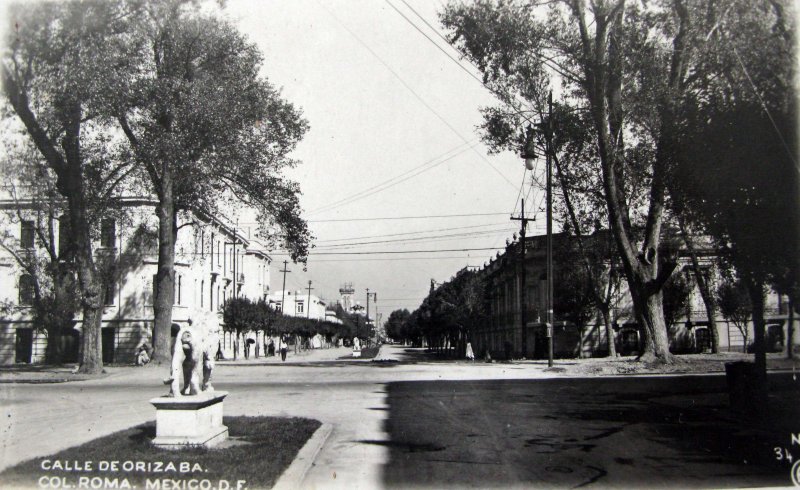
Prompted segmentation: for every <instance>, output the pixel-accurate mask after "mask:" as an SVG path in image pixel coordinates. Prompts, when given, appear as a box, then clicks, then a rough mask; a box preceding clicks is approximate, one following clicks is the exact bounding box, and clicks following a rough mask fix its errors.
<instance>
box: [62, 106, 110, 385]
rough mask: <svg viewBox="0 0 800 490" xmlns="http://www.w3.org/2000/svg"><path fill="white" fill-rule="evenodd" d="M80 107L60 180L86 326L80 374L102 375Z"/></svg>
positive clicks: (68, 128)
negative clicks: (66, 208)
mask: <svg viewBox="0 0 800 490" xmlns="http://www.w3.org/2000/svg"><path fill="white" fill-rule="evenodd" d="M80 112H81V111H80V107H79V106H76V107H72V111H71V112H70V114H69V116H70V117H69V122H67V123H65V136H64V138H63V140H62V143H61V144H62V147H63V149H64V154H65V156H66V161H67V169H66V172H65V173H64V175H63V176H59V180H61V181H62V182H63V183H64V186H63V187H64V188H65V190H66V191H67V192H66V193H65V194H66V198H67V207H68V211H69V230H70V236H71V238H72V242H73V247H72V250H74V253H75V264H76V268H77V272H78V284H79V286H80V291H81V300H82V310H83V326H82V329H81V331H82V335H81V347H82V352H81V363H80V368H79V371H80V372H82V373H90V374H96V373H101V372H103V352H102V335H100V329H101V321H102V319H103V305H102V298H101V296H100V281H99V277H98V273H97V267H96V265H95V262H94V254H93V252H92V239H91V230H90V226H89V220H88V216H87V207H86V200H85V189H84V182H83V167H82V165H81V155H80V122H79V121H80Z"/></svg>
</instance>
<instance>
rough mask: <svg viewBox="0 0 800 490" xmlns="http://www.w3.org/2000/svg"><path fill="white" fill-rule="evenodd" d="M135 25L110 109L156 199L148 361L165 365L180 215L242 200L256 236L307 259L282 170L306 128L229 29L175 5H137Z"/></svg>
mask: <svg viewBox="0 0 800 490" xmlns="http://www.w3.org/2000/svg"><path fill="white" fill-rule="evenodd" d="M139 19H140V22H139V23H138V24H137V25H136V29H137V30H136V33H135V34H136V35H137V36H139V37H141V38H142V39H143V40H144V42H143V44H142V46H141V49H140V50H139V52H138V53H137V54H136V58H135V61H136V62H137V67H138V69H139V72H138V75H137V76H136V77H135V78H132V79H131V83H130V84H129V85H127V88H128V90H125V91H120V92H119V97H118V99H117V106H116V107H115V108H114V109H115V116H116V119H117V121H118V123H119V126H120V128H121V129H122V130H123V132H124V134H125V136H126V137H127V140H128V143H129V144H130V148H131V149H132V152H133V154H134V157H135V160H136V162H137V163H138V164H139V167H140V169H141V170H142V172H143V173H144V174H145V175H146V177H145V180H146V181H148V184H149V186H148V187H149V188H150V189H151V190H152V191H153V192H154V193H155V195H156V196H157V197H158V200H159V205H158V207H157V215H158V219H159V250H158V270H157V274H156V298H155V301H154V313H155V331H154V337H155V339H154V348H155V357H154V361H156V362H169V343H170V338H169V335H170V334H169V331H170V324H171V315H172V304H173V294H174V293H173V292H174V287H173V283H174V262H175V242H176V239H177V233H178V226H177V216H178V213H179V212H180V211H182V210H194V211H201V212H203V213H206V214H210V215H214V214H216V213H218V212H220V210H221V209H222V207H221V206H222V204H223V202H222V201H225V202H226V203H227V204H229V205H236V204H242V203H243V204H246V205H248V206H250V207H252V208H254V209H255V210H256V211H257V212H258V214H259V216H258V221H259V222H260V224H261V226H260V229H259V232H260V234H261V235H262V236H264V237H265V238H266V239H267V240H269V241H273V240H274V239H275V237H274V236H272V235H270V232H269V230H270V229H271V225H273V224H274V225H277V226H278V227H279V228H281V229H282V230H283V239H284V244H285V245H286V246H288V247H289V249H290V250H291V251H292V258H293V259H294V260H295V261H297V260H301V259H303V260H304V257H305V255H306V252H307V247H308V242H309V238H310V236H309V233H308V230H307V227H306V223H305V221H303V220H302V219H301V218H300V212H299V204H298V194H299V189H298V187H297V185H296V184H295V183H293V182H290V181H287V180H285V179H284V178H282V177H281V174H280V172H281V170H283V169H284V168H286V167H289V166H292V165H294V164H295V163H296V162H295V161H293V160H292V159H290V158H289V157H288V154H289V153H290V152H291V151H292V150H293V149H294V147H295V145H296V144H297V142H298V141H299V140H300V139H301V138H302V136H303V134H304V133H305V132H306V130H307V128H308V125H307V123H306V121H305V120H304V119H303V118H302V117H301V114H300V112H299V111H298V110H297V109H295V108H294V107H293V106H292V105H291V104H290V103H288V102H287V101H285V100H284V99H282V98H281V96H280V93H279V92H278V91H277V90H276V89H275V88H273V87H272V86H271V85H270V84H269V83H268V82H267V81H266V80H264V79H263V78H262V77H261V76H260V75H259V72H260V70H261V65H262V57H261V54H260V53H259V51H258V49H257V48H256V46H255V45H254V44H252V43H249V42H248V41H246V39H245V38H244V36H243V35H241V34H240V33H238V32H237V31H236V30H235V28H233V27H232V26H231V25H230V24H229V23H227V22H225V21H223V20H220V19H218V18H216V17H215V16H213V15H211V14H208V13H206V12H205V11H203V10H201V9H200V8H199V7H198V6H197V5H195V4H193V3H192V2H185V1H181V0H160V1H156V2H149V3H147V4H144V5H143V6H142V10H141V16H140V17H139ZM220 196H227V199H224V200H223V199H221V197H220Z"/></svg>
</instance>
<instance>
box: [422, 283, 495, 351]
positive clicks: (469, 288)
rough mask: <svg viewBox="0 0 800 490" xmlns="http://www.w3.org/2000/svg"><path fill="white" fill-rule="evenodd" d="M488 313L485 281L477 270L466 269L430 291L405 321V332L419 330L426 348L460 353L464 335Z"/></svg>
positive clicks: (464, 338) (467, 334)
mask: <svg viewBox="0 0 800 490" xmlns="http://www.w3.org/2000/svg"><path fill="white" fill-rule="evenodd" d="M487 313H488V305H487V296H486V290H485V284H484V281H483V279H482V277H481V276H480V275H479V274H478V273H477V271H470V270H468V269H466V268H464V269H462V270H460V271H458V272H457V273H456V275H455V276H454V277H453V278H451V279H450V281H447V282H445V283H443V284H441V285H440V286H439V287H438V288H434V287H433V284H431V291H430V293H429V294H428V296H427V297H426V298H425V299H424V300H423V301H422V304H421V305H420V307H419V308H418V309H417V310H415V311H414V313H412V315H411V317H410V318H409V320H408V325H409V329H408V331H409V335H410V336H412V337H414V336H415V334H416V332H417V331H418V332H419V335H420V336H421V337H424V338H426V339H427V341H428V345H429V346H430V347H433V348H436V349H438V350H439V352H440V353H445V351H446V350H448V349H449V350H453V351H455V354H456V355H461V354H463V352H464V349H465V348H466V343H467V338H468V337H469V336H470V335H471V333H472V331H474V329H475V327H477V326H478V325H479V324H480V323H481V322H483V321H485V320H486V318H487Z"/></svg>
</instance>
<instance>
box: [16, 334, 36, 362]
mask: <svg viewBox="0 0 800 490" xmlns="http://www.w3.org/2000/svg"><path fill="white" fill-rule="evenodd" d="M15 350H16V355H15V357H14V362H21V363H25V364H30V363H31V357H32V356H33V329H32V328H18V329H17V337H16V342H15Z"/></svg>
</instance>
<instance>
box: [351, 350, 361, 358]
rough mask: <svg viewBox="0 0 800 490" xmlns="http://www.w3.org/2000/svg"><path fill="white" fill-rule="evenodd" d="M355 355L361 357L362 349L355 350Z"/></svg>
mask: <svg viewBox="0 0 800 490" xmlns="http://www.w3.org/2000/svg"><path fill="white" fill-rule="evenodd" d="M353 357H361V351H360V350H354V351H353Z"/></svg>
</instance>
